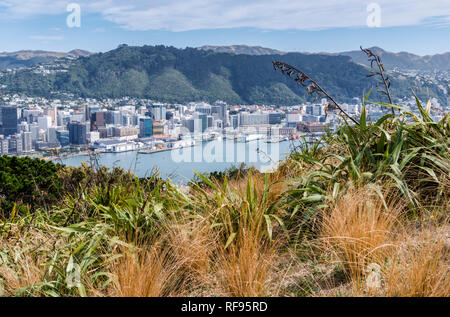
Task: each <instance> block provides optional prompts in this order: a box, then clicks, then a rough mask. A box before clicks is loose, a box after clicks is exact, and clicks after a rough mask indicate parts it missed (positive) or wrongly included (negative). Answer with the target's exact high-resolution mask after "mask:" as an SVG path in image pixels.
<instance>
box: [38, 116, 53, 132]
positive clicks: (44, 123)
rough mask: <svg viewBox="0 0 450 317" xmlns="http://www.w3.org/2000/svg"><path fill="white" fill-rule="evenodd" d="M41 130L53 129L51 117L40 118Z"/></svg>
mask: <svg viewBox="0 0 450 317" xmlns="http://www.w3.org/2000/svg"><path fill="white" fill-rule="evenodd" d="M38 125H39V129H42V130H46V131H47V130H48V129H49V128H50V127H52V118H51V117H50V116H42V117H39V118H38Z"/></svg>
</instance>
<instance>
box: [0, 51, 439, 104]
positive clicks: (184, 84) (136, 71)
mask: <svg viewBox="0 0 450 317" xmlns="http://www.w3.org/2000/svg"><path fill="white" fill-rule="evenodd" d="M282 56H283V60H284V61H286V62H287V63H289V64H291V65H297V66H299V67H301V68H302V69H304V70H305V71H306V72H308V73H310V74H311V76H313V77H314V78H315V79H316V80H317V81H319V82H320V83H321V84H322V85H323V86H324V87H325V88H326V89H327V91H329V92H330V93H331V94H332V95H334V96H335V97H336V98H338V99H339V100H340V101H342V102H346V101H350V100H351V99H352V98H353V97H361V96H362V95H363V94H364V92H367V91H369V89H370V88H371V87H373V86H374V85H375V81H374V80H373V79H367V78H366V75H367V74H368V73H369V71H368V70H367V69H366V68H365V67H363V66H360V65H357V64H355V63H353V62H352V61H351V59H350V58H349V57H346V56H330V55H319V54H301V53H289V54H285V55H282ZM278 57H279V55H261V56H252V55H233V54H227V53H214V52H212V51H204V50H199V49H194V48H186V49H177V48H174V47H166V46H143V47H132V46H126V45H122V46H120V47H118V48H117V49H115V50H112V51H109V52H106V53H98V54H93V55H90V56H88V57H80V58H79V59H77V60H76V61H74V62H73V63H72V64H71V66H70V68H69V70H68V72H60V73H56V74H51V75H45V76H43V75H41V74H35V73H32V72H30V71H29V70H23V71H18V72H16V73H15V74H9V75H5V76H3V77H0V84H3V85H7V87H6V88H5V89H3V90H2V91H4V92H7V93H20V94H26V95H35V96H44V97H50V96H53V94H54V93H57V92H65V93H72V94H74V95H75V96H80V97H95V98H116V97H124V96H130V97H139V98H150V99H154V100H158V101H166V102H178V103H183V102H190V101H199V100H204V101H209V102H214V101H215V100H217V99H222V100H224V101H226V102H228V103H231V104H256V103H258V104H261V103H263V104H275V105H292V104H298V103H300V102H303V101H305V100H311V98H309V96H308V94H307V93H306V92H304V91H301V90H298V89H296V87H295V84H294V83H293V82H292V81H289V80H287V79H285V78H283V77H280V76H278V75H277V74H276V73H274V72H273V71H272V66H271V62H272V61H273V60H274V59H277V58H278ZM392 85H393V87H395V88H396V90H395V94H394V97H403V96H409V95H410V93H411V92H410V88H414V90H415V92H416V94H417V95H418V96H419V97H421V98H422V97H423V98H426V97H429V96H435V97H437V98H440V100H442V101H445V98H446V96H444V95H443V92H442V91H441V90H440V89H439V88H438V87H437V86H436V85H433V84H427V85H423V84H419V85H416V84H415V83H413V82H408V81H407V80H406V79H401V78H396V77H395V76H394V77H393V78H392ZM416 86H417V87H416ZM372 97H373V99H374V100H382V98H383V96H382V95H377V94H376V92H374V94H373V95H372Z"/></svg>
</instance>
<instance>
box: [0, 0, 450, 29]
mask: <svg viewBox="0 0 450 317" xmlns="http://www.w3.org/2000/svg"><path fill="white" fill-rule="evenodd" d="M70 2H76V3H79V4H80V6H81V10H82V14H84V13H99V14H101V15H102V16H103V18H104V19H105V20H107V21H110V22H113V23H116V24H118V25H120V26H121V27H123V28H126V29H130V30H155V29H163V30H171V31H186V30H197V29H216V28H235V27H254V28H259V29H264V30H285V29H303V30H305V29H306V30H311V29H323V28H334V27H360V26H365V23H366V18H367V15H368V13H367V12H366V8H367V4H369V3H371V2H375V3H377V4H379V5H380V7H381V26H382V27H389V26H402V25H417V24H421V23H424V22H426V21H427V20H429V19H432V18H433V17H437V16H440V17H442V18H441V21H442V22H445V23H444V25H448V21H449V17H450V0H426V1H424V0H378V1H376V0H375V1H374V0H371V1H370V0H340V1H336V0H246V1H245V2H244V1H242V0H181V1H180V0H136V1H126V2H124V1H119V0H100V1H87V0H82V1H61V0H53V1H51V0H0V16H2V17H3V18H5V17H6V18H8V17H14V18H21V17H22V18H26V17H29V16H33V15H42V14H62V13H64V12H65V8H66V5H67V4H68V3H70ZM431 25H434V24H433V23H432V24H431ZM441 25H442V24H441Z"/></svg>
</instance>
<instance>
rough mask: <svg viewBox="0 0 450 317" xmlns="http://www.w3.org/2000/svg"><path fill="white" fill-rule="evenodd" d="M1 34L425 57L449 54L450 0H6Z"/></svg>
mask: <svg viewBox="0 0 450 317" xmlns="http://www.w3.org/2000/svg"><path fill="white" fill-rule="evenodd" d="M69 3H75V4H77V5H79V8H80V9H81V15H80V16H81V21H80V27H72V28H71V27H69V26H68V25H67V23H66V19H67V17H68V15H69V14H70V13H71V12H67V5H68V4H69ZM368 19H369V24H368ZM374 23H375V25H376V26H377V27H371V26H373V25H374ZM0 38H1V41H0V51H17V50H22V49H41V50H53V51H69V50H72V49H74V48H81V49H86V50H90V51H94V52H99V51H107V50H110V49H113V48H115V47H117V46H118V45H119V44H122V43H126V44H129V45H145V44H147V45H155V44H164V45H173V46H176V47H186V46H190V47H197V46H201V45H206V44H210V45H231V44H248V45H260V46H264V47H270V48H275V49H279V50H283V51H302V52H341V51H346V50H355V49H358V48H359V46H360V45H362V46H364V47H369V46H380V47H382V48H384V49H386V50H389V51H394V52H399V51H408V52H411V53H415V54H419V55H426V54H436V53H444V52H447V51H450V0H427V1H423V0H420V1H419V0H408V1H406V0H379V1H364V0H340V1H336V0H320V1H317V0H246V1H245V2H244V1H242V0H220V1H219V0H183V1H179V0H164V1H163V0H153V1H152V0H146V1H143V0H136V1H117V0H99V1H87V0H83V1H60V0H53V1H51V0H21V1H16V0H0Z"/></svg>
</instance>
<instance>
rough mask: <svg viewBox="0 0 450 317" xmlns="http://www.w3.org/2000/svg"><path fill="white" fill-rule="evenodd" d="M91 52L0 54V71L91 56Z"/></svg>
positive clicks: (29, 51) (75, 50) (21, 52)
mask: <svg viewBox="0 0 450 317" xmlns="http://www.w3.org/2000/svg"><path fill="white" fill-rule="evenodd" d="M90 54H92V53H91V52H88V51H85V50H80V49H74V50H72V51H70V52H67V53H61V52H48V51H33V50H23V51H17V52H9V53H8V52H0V70H5V69H7V68H19V67H28V66H33V65H36V64H41V63H49V62H52V61H54V60H56V59H58V58H63V57H73V58H77V57H80V56H89V55H90Z"/></svg>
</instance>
